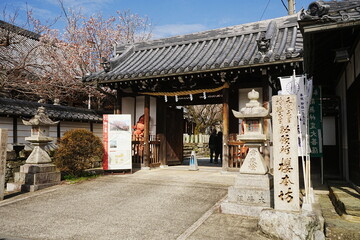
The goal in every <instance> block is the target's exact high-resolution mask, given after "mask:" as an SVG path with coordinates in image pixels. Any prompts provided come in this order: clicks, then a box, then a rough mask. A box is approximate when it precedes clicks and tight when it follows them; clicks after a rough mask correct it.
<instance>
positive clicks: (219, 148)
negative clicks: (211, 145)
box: [215, 131, 223, 163]
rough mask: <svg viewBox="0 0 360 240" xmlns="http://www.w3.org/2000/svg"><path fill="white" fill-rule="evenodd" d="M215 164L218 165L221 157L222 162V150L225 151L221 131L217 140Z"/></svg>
mask: <svg viewBox="0 0 360 240" xmlns="http://www.w3.org/2000/svg"><path fill="white" fill-rule="evenodd" d="M215 143H216V144H215V145H216V146H215V163H218V159H219V156H220V162H222V149H223V146H222V145H223V144H222V143H223V134H222V132H221V131H219V132H218V134H217V136H216V139H215Z"/></svg>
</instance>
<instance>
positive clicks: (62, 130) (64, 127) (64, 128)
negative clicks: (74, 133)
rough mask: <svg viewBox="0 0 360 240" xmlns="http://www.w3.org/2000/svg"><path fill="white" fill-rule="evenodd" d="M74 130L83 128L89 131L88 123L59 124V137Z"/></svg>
mask: <svg viewBox="0 0 360 240" xmlns="http://www.w3.org/2000/svg"><path fill="white" fill-rule="evenodd" d="M76 128H83V129H87V130H89V131H90V123H87V122H61V123H60V137H62V136H63V135H64V133H65V132H66V131H69V130H71V129H76Z"/></svg>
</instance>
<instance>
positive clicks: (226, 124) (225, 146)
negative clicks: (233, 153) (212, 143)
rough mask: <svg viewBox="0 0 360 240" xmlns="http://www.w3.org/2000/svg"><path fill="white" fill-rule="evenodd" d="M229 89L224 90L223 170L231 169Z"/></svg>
mask: <svg viewBox="0 0 360 240" xmlns="http://www.w3.org/2000/svg"><path fill="white" fill-rule="evenodd" d="M228 141H229V88H224V89H223V153H222V154H223V158H222V169H223V170H224V171H227V170H228V168H229V146H228Z"/></svg>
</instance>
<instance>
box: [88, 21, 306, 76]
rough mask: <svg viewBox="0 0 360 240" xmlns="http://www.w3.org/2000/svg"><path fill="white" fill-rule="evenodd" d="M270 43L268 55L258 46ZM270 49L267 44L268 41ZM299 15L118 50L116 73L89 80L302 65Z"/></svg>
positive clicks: (113, 69) (113, 71) (113, 65)
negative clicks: (286, 64)
mask: <svg viewBox="0 0 360 240" xmlns="http://www.w3.org/2000/svg"><path fill="white" fill-rule="evenodd" d="M261 39H264V40H268V43H267V44H268V46H267V48H266V49H265V51H260V49H259V47H258V41H259V40H261ZM264 44H265V45H266V43H265V42H264ZM302 45H303V42H302V35H301V33H300V31H299V30H298V28H297V15H296V14H295V15H291V16H285V17H281V18H276V19H270V20H264V21H259V22H254V23H249V24H242V25H237V26H233V27H227V28H221V29H216V30H210V31H205V32H200V33H194V34H188V35H183V36H176V37H171V38H165V39H158V40H151V41H146V42H141V43H135V44H132V45H122V46H118V47H117V48H116V53H117V56H116V57H115V58H113V59H111V60H110V65H111V69H110V71H108V72H105V71H102V72H99V73H94V74H92V75H90V76H86V77H84V81H94V80H98V81H100V82H116V81H126V80H133V79H144V78H156V77H162V76H171V75H183V74H192V73H198V72H205V71H219V70H220V71H221V70H226V69H234V68H241V67H247V66H256V65H261V64H275V63H282V62H284V61H301V52H302Z"/></svg>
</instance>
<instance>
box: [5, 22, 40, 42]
mask: <svg viewBox="0 0 360 240" xmlns="http://www.w3.org/2000/svg"><path fill="white" fill-rule="evenodd" d="M0 28H2V29H6V30H8V31H10V32H13V33H16V34H19V35H21V36H24V37H27V38H31V39H34V40H39V38H40V34H37V33H34V32H31V31H28V30H26V29H23V28H21V27H18V26H15V25H13V24H10V23H7V22H4V21H2V20H0Z"/></svg>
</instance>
